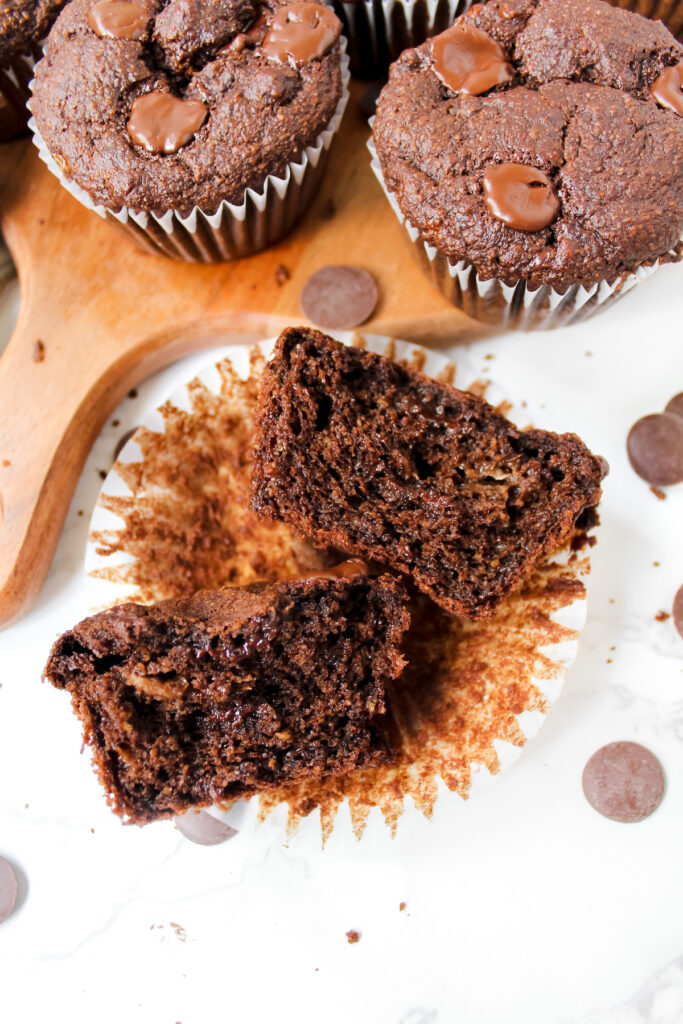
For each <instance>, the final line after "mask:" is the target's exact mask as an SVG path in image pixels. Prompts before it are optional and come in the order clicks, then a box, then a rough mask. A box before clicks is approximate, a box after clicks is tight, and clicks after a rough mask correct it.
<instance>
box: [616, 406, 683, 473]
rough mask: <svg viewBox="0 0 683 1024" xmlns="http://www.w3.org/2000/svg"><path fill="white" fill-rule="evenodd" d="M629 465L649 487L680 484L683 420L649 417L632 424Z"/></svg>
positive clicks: (672, 416) (665, 415) (663, 415)
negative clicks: (652, 485)
mask: <svg viewBox="0 0 683 1024" xmlns="http://www.w3.org/2000/svg"><path fill="white" fill-rule="evenodd" d="M626 449H627V452H628V457H629V461H630V463H631V465H632V467H633V469H634V470H635V471H636V473H637V474H638V476H640V477H642V478H643V480H647V482H648V483H649V484H654V485H655V486H658V487H666V486H667V485H669V484H678V483H680V482H681V481H682V480H683V417H681V416H677V415H675V414H673V413H670V412H662V413H652V414H651V415H649V416H643V418H642V419H640V420H638V421H637V422H636V423H634V424H633V426H632V427H631V429H630V430H629V433H628V438H627V440H626Z"/></svg>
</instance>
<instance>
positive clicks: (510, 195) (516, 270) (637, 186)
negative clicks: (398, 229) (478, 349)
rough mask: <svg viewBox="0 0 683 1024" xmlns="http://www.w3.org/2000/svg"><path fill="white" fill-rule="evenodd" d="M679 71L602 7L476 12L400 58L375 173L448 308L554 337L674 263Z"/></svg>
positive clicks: (656, 45) (682, 136)
mask: <svg viewBox="0 0 683 1024" xmlns="http://www.w3.org/2000/svg"><path fill="white" fill-rule="evenodd" d="M682 57H683V47H681V45H680V44H679V43H678V42H677V41H676V40H675V39H674V38H673V36H672V35H671V34H670V33H669V32H668V31H667V29H666V28H664V26H663V25H661V24H659V23H655V22H650V21H647V20H646V19H644V18H641V17H640V16H639V15H637V14H632V13H630V12H626V11H622V10H620V9H618V8H614V7H611V6H609V5H608V4H606V3H603V2H601V0H575V2H573V3H571V4H569V3H566V2H565V0H489V2H488V3H486V4H484V5H477V6H475V7H473V8H471V10H470V11H469V12H468V13H467V14H465V15H464V16H463V17H462V18H460V19H458V20H457V21H456V22H455V24H454V25H453V26H452V27H451V28H450V29H448V30H447V31H446V32H444V33H442V34H441V35H439V36H436V37H435V38H434V39H432V40H431V41H429V42H428V43H425V44H424V45H423V46H421V47H419V48H418V49H414V50H409V51H407V52H406V53H404V54H403V55H402V56H401V58H400V59H399V60H398V61H397V62H396V63H395V64H394V65H393V66H392V70H391V74H390V78H389V82H388V84H387V86H386V87H385V88H384V90H383V91H382V94H381V96H380V100H379V104H378V108H377V116H376V119H375V122H374V127H373V141H374V146H375V147H376V156H377V159H376V161H375V170H376V172H377V173H378V176H379V177H380V180H381V181H382V182H383V184H384V187H385V190H386V192H387V193H388V195H389V198H390V201H391V202H392V205H393V206H394V209H395V210H396V212H397V213H398V215H399V217H400V218H401V219H402V220H404V221H405V223H406V226H407V227H408V230H409V233H410V237H411V239H412V240H413V243H414V245H415V247H416V251H417V253H418V255H419V256H420V258H421V260H422V262H423V264H424V266H425V267H426V269H427V270H428V272H429V273H430V275H431V276H432V278H433V280H434V281H435V283H437V284H438V286H439V287H440V288H441V289H442V291H443V292H444V294H445V295H446V296H447V297H448V298H449V299H450V300H451V301H453V302H454V303H455V304H456V305H459V306H461V307H462V308H463V309H464V310H465V311H466V312H467V313H469V314H470V315H472V316H475V317H478V318H480V319H485V320H489V321H491V322H495V323H503V324H507V325H510V326H523V327H547V326H555V325H556V324H560V323H567V322H571V321H573V320H576V319H579V318H581V317H583V316H585V315H587V314H588V313H589V312H592V311H594V310H595V309H596V308H598V307H600V306H604V305H606V304H607V303H608V302H610V301H612V300H613V299H614V298H616V297H618V296H619V295H621V294H624V292H625V291H627V290H628V289H629V288H630V287H631V286H632V285H633V284H634V283H635V282H636V281H637V280H639V279H640V278H642V277H644V276H647V275H648V274H649V273H651V272H652V271H653V270H654V269H656V268H657V267H658V266H659V265H660V264H661V263H663V262H668V261H672V260H678V259H680V257H681V244H680V239H681V233H682V231H683V121H682V120H681V114H682V113H683V93H682V92H681V87H680V81H681V70H682V68H683V65H682V64H681V58H682Z"/></svg>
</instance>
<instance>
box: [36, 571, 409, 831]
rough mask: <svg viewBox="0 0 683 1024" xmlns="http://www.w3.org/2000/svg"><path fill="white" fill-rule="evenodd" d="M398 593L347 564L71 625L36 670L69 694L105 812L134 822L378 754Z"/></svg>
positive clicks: (395, 668) (365, 761) (402, 617)
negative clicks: (110, 810)
mask: <svg viewBox="0 0 683 1024" xmlns="http://www.w3.org/2000/svg"><path fill="white" fill-rule="evenodd" d="M405 597H406V595H405V592H404V589H403V587H402V585H401V583H400V582H399V581H398V580H395V579H393V578H392V577H391V576H381V577H375V578H373V577H371V576H369V575H368V574H367V567H366V566H365V565H363V563H362V562H346V563H344V564H342V565H341V566H339V567H338V568H337V569H333V570H328V571H326V572H320V573H318V574H316V575H314V576H310V577H308V578H305V579H297V580H290V581H284V582H281V583H275V584H272V585H270V586H266V585H263V584H254V585H252V586H249V587H244V588H241V587H227V588H225V589H223V590H217V591H204V592H202V593H199V594H195V595H194V596H193V597H187V598H181V599H175V600H171V601H164V602H162V603H160V604H157V605H152V606H150V607H147V606H144V605H136V604H123V605H119V606H118V607H115V608H111V609H110V610H109V611H105V612H101V613H99V614H98V615H94V616H92V617H91V618H89V619H85V620H84V621H83V622H81V623H79V625H77V626H75V627H74V628H73V629H72V630H69V632H68V633H65V634H64V636H62V637H60V639H59V640H58V641H57V642H56V644H55V645H54V647H53V649H52V652H51V654H50V659H49V661H48V664H47V667H46V669H45V678H46V679H47V680H49V681H50V682H51V683H53V684H54V685H55V686H56V687H58V688H59V689H65V690H68V692H69V693H70V694H71V699H72V702H73V707H74V711H75V712H76V714H77V715H78V717H79V718H80V720H81V722H82V724H83V728H84V732H85V740H86V741H87V742H88V743H89V744H90V745H91V747H92V750H93V759H94V764H95V770H96V772H97V774H98V776H99V779H100V782H101V783H102V785H103V786H104V788H105V791H106V793H107V799H108V802H109V803H110V805H111V806H112V808H113V809H114V811H115V812H116V813H117V814H119V815H121V817H123V818H125V819H126V820H127V821H131V822H135V823H137V824H139V825H143V824H145V823H146V822H149V821H154V820H156V819H158V818H165V817H169V816H171V815H173V814H177V813H183V812H184V811H186V810H187V809H188V808H190V807H202V806H206V805H209V804H213V803H217V802H221V801H226V800H230V799H232V798H234V797H237V796H240V795H242V794H245V793H253V792H256V791H258V790H260V789H264V788H269V787H272V786H277V785H281V784H282V783H286V782H291V781H294V780H300V779H305V778H312V777H319V776H322V775H340V774H343V773H344V772H348V771H351V770H352V769H356V768H366V767H369V766H370V765H373V764H377V763H379V762H381V761H384V760H386V758H387V752H388V745H387V744H388V741H387V724H386V723H387V721H388V715H387V714H386V711H387V708H386V700H385V691H386V687H387V685H388V684H389V683H390V682H391V680H392V679H394V678H396V677H397V676H398V675H399V674H400V672H401V670H402V668H403V664H404V661H403V658H402V657H401V655H400V653H399V650H398V644H399V642H400V639H401V636H402V634H403V632H404V631H405V629H406V628H407V626H408V622H409V616H408V613H407V611H406V610H405V606H404V602H405Z"/></svg>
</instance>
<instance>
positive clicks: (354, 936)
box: [346, 928, 360, 946]
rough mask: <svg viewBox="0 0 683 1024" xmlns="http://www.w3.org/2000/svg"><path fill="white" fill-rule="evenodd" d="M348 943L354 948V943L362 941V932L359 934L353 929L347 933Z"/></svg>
mask: <svg viewBox="0 0 683 1024" xmlns="http://www.w3.org/2000/svg"><path fill="white" fill-rule="evenodd" d="M346 941H347V942H348V943H349V945H350V946H352V945H353V944H354V943H356V942H359V941H360V932H357V931H356V930H355V929H354V928H351V929H350V930H349V931H348V932H346Z"/></svg>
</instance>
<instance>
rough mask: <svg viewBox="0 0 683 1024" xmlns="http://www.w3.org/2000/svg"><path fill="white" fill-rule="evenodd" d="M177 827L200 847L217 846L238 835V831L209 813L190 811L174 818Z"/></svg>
mask: <svg viewBox="0 0 683 1024" xmlns="http://www.w3.org/2000/svg"><path fill="white" fill-rule="evenodd" d="M173 820H174V824H175V827H176V828H177V829H178V831H179V832H181V833H182V834H183V835H184V836H185V838H186V839H189V840H190V841H191V842H193V843H197V845H198V846H216V845H217V844H218V843H224V842H225V841H226V839H232V837H233V836H236V835H237V829H236V828H232V827H231V826H230V825H226V824H225V822H224V821H220V820H219V819H218V818H214V816H213V814H209V812H208V811H188V812H187V814H183V815H179V816H178V817H176V818H174V819H173Z"/></svg>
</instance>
